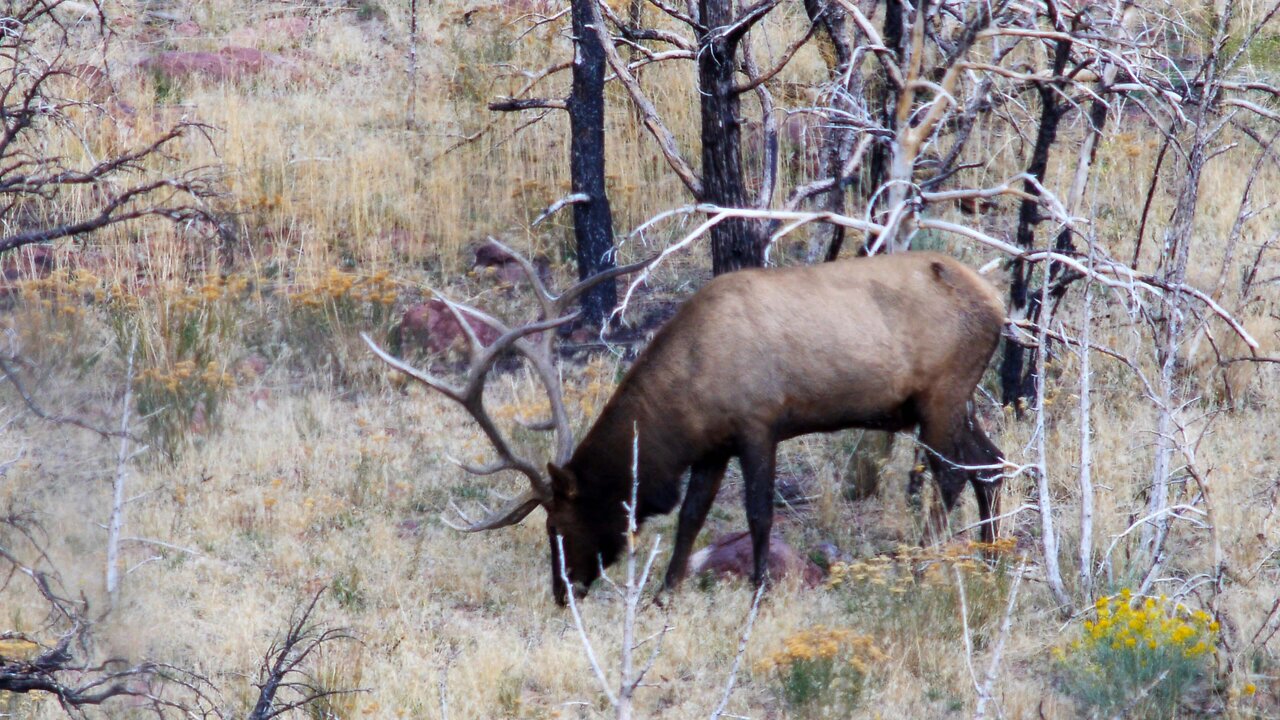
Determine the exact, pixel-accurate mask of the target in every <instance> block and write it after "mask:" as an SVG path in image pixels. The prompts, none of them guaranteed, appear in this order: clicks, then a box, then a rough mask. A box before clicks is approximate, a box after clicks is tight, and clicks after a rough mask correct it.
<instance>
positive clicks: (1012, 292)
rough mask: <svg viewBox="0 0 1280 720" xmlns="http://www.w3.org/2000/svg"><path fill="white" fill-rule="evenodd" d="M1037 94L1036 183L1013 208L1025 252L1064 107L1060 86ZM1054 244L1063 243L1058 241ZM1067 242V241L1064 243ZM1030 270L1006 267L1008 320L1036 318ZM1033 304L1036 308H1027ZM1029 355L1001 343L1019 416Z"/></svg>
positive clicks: (1007, 393)
mask: <svg viewBox="0 0 1280 720" xmlns="http://www.w3.org/2000/svg"><path fill="white" fill-rule="evenodd" d="M1070 53H1071V43H1070V42H1069V41H1059V42H1058V43H1057V47H1056V48H1055V50H1054V57H1053V76H1054V77H1058V78H1060V77H1062V73H1063V71H1064V70H1065V69H1066V66H1067V59H1068V57H1069V56H1070ZM1037 90H1038V92H1039V94H1040V128H1039V130H1038V131H1037V133H1036V142H1035V145H1034V146H1033V147H1032V149H1031V161H1030V162H1029V163H1028V164H1027V175H1029V176H1031V177H1032V178H1035V180H1036V182H1031V181H1030V180H1026V181H1024V182H1023V184H1022V189H1023V191H1024V192H1025V193H1027V196H1028V197H1025V198H1023V200H1022V204H1021V206H1020V207H1019V208H1018V232H1017V236H1016V240H1017V243H1018V247H1020V248H1022V249H1023V250H1024V251H1027V250H1030V249H1031V248H1032V247H1033V246H1034V244H1035V226H1036V225H1037V224H1039V223H1040V221H1041V219H1042V218H1041V216H1040V203H1039V198H1040V187H1039V183H1043V181H1044V175H1045V171H1046V170H1047V169H1048V167H1049V152H1050V151H1051V150H1052V149H1053V144H1054V143H1055V142H1057V139H1058V123H1059V121H1061V120H1062V116H1063V115H1064V114H1065V113H1066V111H1067V109H1068V108H1069V107H1070V106H1068V105H1065V104H1064V103H1063V102H1062V99H1061V96H1062V88H1061V83H1059V82H1057V81H1049V82H1042V83H1040V84H1039V85H1038V86H1037ZM1058 241H1059V242H1063V241H1064V238H1062V237H1059V238H1058ZM1065 241H1066V242H1068V243H1069V242H1070V236H1069V235H1068V236H1067V237H1066V238H1065ZM1031 269H1032V268H1031V266H1030V265H1028V264H1027V262H1026V261H1024V260H1022V259H1021V258H1018V259H1016V260H1014V261H1013V263H1012V266H1011V268H1010V273H1011V275H1012V278H1011V280H1010V283H1009V316H1010V317H1012V318H1015V319H1016V318H1029V319H1034V318H1035V317H1037V316H1038V314H1039V310H1040V308H1039V296H1038V295H1036V296H1034V297H1033V296H1032V294H1031V293H1029V292H1028V288H1029V287H1030V285H1031ZM1044 282H1050V279H1049V278H1045V280H1044ZM1031 303H1035V305H1036V307H1034V308H1032V307H1030V304H1031ZM1035 365H1036V363H1035V355H1034V351H1033V350H1032V349H1031V348H1028V347H1025V346H1023V345H1020V344H1018V343H1015V342H1009V341H1006V342H1005V344H1004V356H1003V357H1002V358H1001V361H1000V395H1001V401H1002V402H1004V404H1005V405H1011V406H1013V408H1014V410H1015V411H1016V412H1017V413H1018V415H1019V416H1021V414H1022V410H1023V408H1024V407H1025V405H1026V402H1027V400H1029V399H1030V398H1032V397H1034V396H1035V394H1036V383H1038V382H1039V378H1037V377H1036V373H1035Z"/></svg>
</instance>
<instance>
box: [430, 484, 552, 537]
mask: <svg viewBox="0 0 1280 720" xmlns="http://www.w3.org/2000/svg"><path fill="white" fill-rule="evenodd" d="M541 504H542V498H540V497H538V495H537V494H536V493H535V492H534V491H532V490H530V491H528V492H526V493H525V494H523V495H521V496H520V497H518V498H516V499H515V500H513V501H512V502H511V503H509V504H508V505H507V506H506V507H504V508H503V509H501V510H498V511H497V512H493V513H490V514H489V515H488V516H486V517H485V518H484V519H483V520H481V521H479V522H475V523H473V522H471V520H470V518H468V517H467V516H466V514H465V513H463V512H462V509H461V508H459V507H458V506H457V505H456V504H454V503H453V502H452V501H451V502H450V503H449V505H450V507H452V508H453V511H454V512H456V513H457V514H458V517H460V518H462V519H463V521H465V522H466V523H467V524H466V525H456V524H454V523H452V522H450V521H449V519H448V518H445V517H442V518H441V521H442V522H444V524H445V525H448V526H449V527H451V528H453V529H454V530H458V531H460V532H469V533H472V532H481V531H483V530H497V529H498V528H503V527H507V526H508V525H515V524H516V523H518V522H520V521H521V520H523V519H525V517H526V516H527V515H528V514H529V513H531V512H533V511H534V509H535V508H537V507H538V506H539V505H541Z"/></svg>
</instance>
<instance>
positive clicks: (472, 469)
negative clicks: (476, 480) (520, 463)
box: [444, 455, 520, 477]
mask: <svg viewBox="0 0 1280 720" xmlns="http://www.w3.org/2000/svg"><path fill="white" fill-rule="evenodd" d="M444 459H445V460H448V461H449V462H451V463H453V464H454V465H457V466H458V467H460V468H462V469H463V470H466V471H467V472H468V473H470V474H472V475H479V476H481V477H484V476H485V475H494V474H497V473H500V472H502V471H503V470H519V469H520V468H517V467H516V466H514V465H512V464H511V463H510V462H507V461H506V460H498V461H497V462H491V463H489V464H488V465H472V464H471V463H469V462H465V461H463V460H459V459H458V458H456V457H453V456H452V455H445V456H444Z"/></svg>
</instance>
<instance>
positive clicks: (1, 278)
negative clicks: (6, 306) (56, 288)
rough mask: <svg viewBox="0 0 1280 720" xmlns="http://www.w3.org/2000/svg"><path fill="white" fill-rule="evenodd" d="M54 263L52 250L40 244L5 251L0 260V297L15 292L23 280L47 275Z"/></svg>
mask: <svg viewBox="0 0 1280 720" xmlns="http://www.w3.org/2000/svg"><path fill="white" fill-rule="evenodd" d="M55 264H56V263H55V259H54V254H53V250H52V249H50V248H47V247H44V246H42V245H27V246H26V247H21V248H18V249H17V250H14V251H12V252H9V253H6V254H5V255H4V257H3V261H0V297H9V296H10V295H13V294H14V293H16V292H17V291H18V285H19V283H21V282H22V281H23V280H35V279H39V278H43V277H48V275H49V273H50V272H52V271H53V268H54V265H55Z"/></svg>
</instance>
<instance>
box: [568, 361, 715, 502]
mask: <svg viewBox="0 0 1280 720" xmlns="http://www.w3.org/2000/svg"><path fill="white" fill-rule="evenodd" d="M628 385H629V383H627V381H626V380H625V379H624V381H623V385H622V386H621V387H620V388H619V390H618V392H617V393H615V395H614V397H613V398H612V399H611V400H610V401H609V403H608V404H607V405H605V408H604V410H603V411H601V413H600V417H599V418H597V419H596V422H595V424H594V425H592V427H591V430H590V431H588V432H587V435H586V437H585V438H583V440H582V442H581V443H580V444H579V445H578V448H577V450H576V451H575V452H574V454H573V458H572V459H571V460H570V461H569V463H568V465H569V467H570V468H571V469H572V470H573V472H574V474H575V476H576V477H577V479H578V492H579V493H580V497H581V498H582V500H583V501H585V502H587V503H589V504H588V505H587V506H588V507H595V508H617V509H618V512H619V513H621V512H622V503H624V502H627V501H628V500H629V499H630V496H631V483H632V455H633V452H632V448H633V447H634V445H633V443H635V440H636V437H637V435H638V437H639V450H640V463H639V467H638V469H639V472H638V475H639V488H638V489H637V505H638V507H637V510H636V521H637V522H642V521H643V520H644V519H645V518H646V517H648V516H650V515H660V514H664V513H668V512H671V510H672V509H673V508H675V506H676V503H678V502H679V501H680V476H681V474H682V473H683V472H684V470H685V468H687V467H688V466H689V464H690V463H691V462H692V460H690V459H687V458H686V457H685V455H686V454H687V453H685V452H684V451H683V450H684V448H685V446H686V445H687V444H688V443H687V441H685V440H684V438H683V435H684V433H683V431H682V428H681V425H680V419H681V418H680V417H678V415H679V413H678V412H675V413H672V412H670V410H671V409H668V412H667V413H665V414H662V408H661V407H660V406H657V405H655V404H653V403H652V402H650V401H648V399H647V398H646V397H644V394H643V393H640V392H636V390H637V389H638V388H636V387H635V385H632V386H631V388H628V387H627V386H628Z"/></svg>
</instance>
